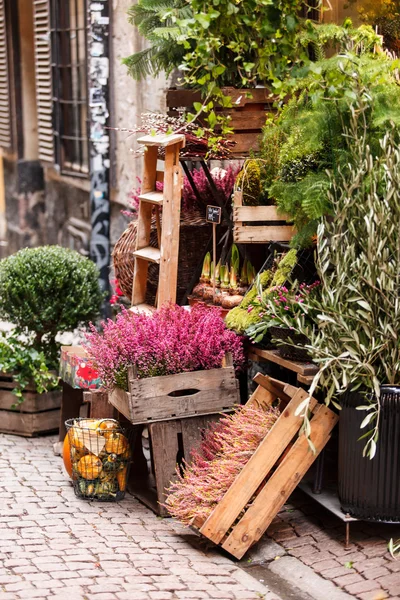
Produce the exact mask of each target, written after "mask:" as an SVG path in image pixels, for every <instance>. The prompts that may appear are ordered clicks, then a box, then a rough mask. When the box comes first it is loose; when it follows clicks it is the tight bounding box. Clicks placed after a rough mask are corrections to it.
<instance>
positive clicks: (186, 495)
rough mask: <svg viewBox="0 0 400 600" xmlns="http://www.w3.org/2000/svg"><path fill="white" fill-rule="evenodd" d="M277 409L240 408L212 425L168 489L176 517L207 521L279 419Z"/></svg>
mask: <svg viewBox="0 0 400 600" xmlns="http://www.w3.org/2000/svg"><path fill="white" fill-rule="evenodd" d="M279 414H280V413H279V410H278V409H277V408H273V407H268V408H267V409H265V408H261V407H259V406H256V405H246V406H243V407H238V408H237V409H236V410H235V412H234V413H233V414H232V415H229V416H226V417H224V418H222V419H221V420H220V421H219V422H218V423H214V424H212V425H211V426H210V427H209V428H208V429H207V430H206V432H205V435H204V439H203V442H202V444H201V446H200V448H199V450H197V451H194V452H192V454H191V461H190V463H185V468H184V473H183V475H181V473H180V472H179V470H178V469H177V476H178V478H177V481H175V482H174V483H172V484H171V486H170V487H169V488H168V497H167V499H166V502H165V506H166V508H167V509H168V511H169V512H170V513H171V515H172V516H173V517H175V518H176V519H178V520H179V521H181V523H184V524H185V525H189V524H190V522H191V521H192V519H193V518H194V517H200V518H201V519H206V518H207V517H208V516H209V515H210V513H211V512H212V510H213V509H214V508H215V506H216V505H217V504H218V502H220V500H222V498H223V496H224V495H225V493H226V492H227V490H228V488H229V487H230V486H231V485H232V483H233V481H234V480H235V478H236V477H237V475H238V474H239V473H240V471H241V470H242V469H243V467H244V466H245V465H246V463H247V462H248V460H249V459H250V457H251V456H252V455H253V454H254V452H255V451H256V449H257V448H258V446H259V444H260V442H261V441H262V440H263V439H264V437H265V436H266V434H267V433H268V431H269V430H270V429H271V427H272V426H273V424H274V423H275V421H276V420H277V418H278V417H279Z"/></svg>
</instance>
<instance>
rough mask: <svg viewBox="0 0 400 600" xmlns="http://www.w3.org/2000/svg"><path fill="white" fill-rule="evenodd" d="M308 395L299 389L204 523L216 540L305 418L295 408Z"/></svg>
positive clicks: (209, 533)
mask: <svg viewBox="0 0 400 600" xmlns="http://www.w3.org/2000/svg"><path fill="white" fill-rule="evenodd" d="M306 398H307V393H306V392H305V391H304V390H301V389H298V391H297V393H296V394H295V396H294V397H293V398H292V400H291V401H290V402H289V404H288V405H287V407H286V408H285V410H284V411H283V412H282V414H281V415H280V417H279V418H278V420H277V421H276V423H275V424H274V426H273V427H272V429H271V430H270V431H269V432H268V434H267V435H266V436H265V438H264V440H263V441H262V442H261V444H260V445H259V447H258V448H257V450H256V451H255V453H254V454H253V456H252V457H251V458H250V460H249V462H248V463H247V464H246V466H245V467H244V469H243V470H242V471H241V472H240V473H239V475H238V476H237V477H236V479H235V481H234V483H233V484H232V485H231V487H230V488H229V490H228V491H227V492H226V494H225V496H224V497H223V499H222V500H221V502H219V504H218V505H217V506H216V508H215V509H214V510H213V512H212V513H211V515H210V516H209V518H208V519H207V521H206V522H205V523H204V525H203V527H202V528H201V530H200V533H202V534H203V535H205V536H206V537H207V538H209V539H210V540H212V541H213V542H215V543H216V544H219V543H220V542H221V541H222V539H223V537H224V536H225V534H226V532H227V531H228V529H229V528H230V527H231V526H232V524H233V523H234V521H235V520H236V519H237V517H238V516H239V514H240V513H241V511H242V510H243V507H244V506H246V504H247V503H248V502H249V500H250V499H251V497H252V496H253V495H254V493H255V492H256V491H257V489H258V488H259V486H260V485H261V483H262V482H263V481H264V479H265V478H266V476H267V475H268V473H269V472H270V470H271V469H272V467H273V466H274V464H275V462H276V461H277V460H278V458H279V457H280V455H281V454H282V452H283V451H284V450H285V448H286V446H287V445H288V444H289V443H290V441H291V440H292V439H293V437H294V436H295V435H296V432H297V431H299V429H300V427H301V425H302V422H303V419H302V417H300V416H296V415H295V412H296V410H297V408H298V406H299V405H300V404H301V403H302V402H303V401H304V400H305V399H306ZM316 403H317V402H316V400H315V399H314V398H311V399H310V406H311V407H312V408H313V407H314V406H315V405H316Z"/></svg>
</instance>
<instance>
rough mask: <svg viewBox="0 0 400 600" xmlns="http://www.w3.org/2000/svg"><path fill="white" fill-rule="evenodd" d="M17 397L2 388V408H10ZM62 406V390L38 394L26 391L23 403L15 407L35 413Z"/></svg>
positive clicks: (0, 391)
mask: <svg viewBox="0 0 400 600" xmlns="http://www.w3.org/2000/svg"><path fill="white" fill-rule="evenodd" d="M16 401H17V397H16V396H15V394H13V393H12V392H11V391H6V390H1V389H0V409H4V410H10V409H11V406H12V405H13V404H15V403H16ZM60 407H61V392H57V393H56V392H51V393H47V394H36V393H34V392H24V401H23V403H22V404H21V405H20V406H19V407H18V408H17V409H15V412H17V413H20V412H24V413H34V412H41V411H44V410H51V409H53V408H60Z"/></svg>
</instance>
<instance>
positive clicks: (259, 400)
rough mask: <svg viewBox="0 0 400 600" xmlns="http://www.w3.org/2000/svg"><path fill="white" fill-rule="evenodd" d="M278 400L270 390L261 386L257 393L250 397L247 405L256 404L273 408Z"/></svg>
mask: <svg viewBox="0 0 400 600" xmlns="http://www.w3.org/2000/svg"><path fill="white" fill-rule="evenodd" d="M275 400H276V396H275V395H274V394H271V392H270V391H269V390H266V389H265V388H263V387H261V386H260V385H259V386H258V387H257V388H256V390H255V392H253V394H252V395H251V396H250V398H249V399H248V401H247V403H246V404H249V405H251V404H255V405H257V406H260V407H265V408H266V407H267V406H271V404H273V403H274V402H275Z"/></svg>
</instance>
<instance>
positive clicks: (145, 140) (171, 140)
mask: <svg viewBox="0 0 400 600" xmlns="http://www.w3.org/2000/svg"><path fill="white" fill-rule="evenodd" d="M185 140H186V137H185V136H184V135H183V134H179V133H171V134H166V133H161V134H159V135H145V136H143V137H141V138H139V139H138V140H137V142H138V143H139V144H143V145H144V146H162V147H164V148H165V147H166V146H172V145H173V144H182V148H183V147H184V146H185Z"/></svg>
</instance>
